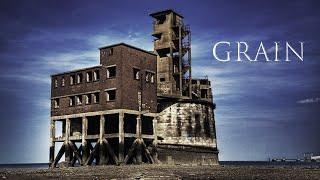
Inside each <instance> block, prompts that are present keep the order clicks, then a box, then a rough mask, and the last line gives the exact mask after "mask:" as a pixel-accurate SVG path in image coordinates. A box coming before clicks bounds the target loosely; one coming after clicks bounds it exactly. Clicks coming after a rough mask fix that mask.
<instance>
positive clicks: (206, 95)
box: [201, 89, 208, 98]
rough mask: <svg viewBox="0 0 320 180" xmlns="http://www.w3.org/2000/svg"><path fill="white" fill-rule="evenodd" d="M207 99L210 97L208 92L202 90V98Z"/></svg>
mask: <svg viewBox="0 0 320 180" xmlns="http://www.w3.org/2000/svg"><path fill="white" fill-rule="evenodd" d="M207 97H208V90H207V89H201V98H207Z"/></svg>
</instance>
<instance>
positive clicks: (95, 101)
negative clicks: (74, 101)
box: [93, 92, 100, 104]
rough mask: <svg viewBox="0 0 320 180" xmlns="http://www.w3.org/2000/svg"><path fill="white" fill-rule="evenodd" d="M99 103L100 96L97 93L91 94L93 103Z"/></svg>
mask: <svg viewBox="0 0 320 180" xmlns="http://www.w3.org/2000/svg"><path fill="white" fill-rule="evenodd" d="M99 102H100V94H99V93H98V92H97V93H94V94H93V103H96V104H97V103H99Z"/></svg>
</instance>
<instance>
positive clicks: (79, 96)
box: [76, 95, 82, 105]
mask: <svg viewBox="0 0 320 180" xmlns="http://www.w3.org/2000/svg"><path fill="white" fill-rule="evenodd" d="M76 103H77V105H81V104H82V96H81V95H78V96H76Z"/></svg>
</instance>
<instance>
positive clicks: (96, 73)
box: [93, 70, 100, 81]
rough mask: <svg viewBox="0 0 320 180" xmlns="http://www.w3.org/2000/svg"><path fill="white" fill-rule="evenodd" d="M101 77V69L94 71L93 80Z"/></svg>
mask: <svg viewBox="0 0 320 180" xmlns="http://www.w3.org/2000/svg"><path fill="white" fill-rule="evenodd" d="M99 79H100V73H99V70H95V71H94V72H93V80H94V81H99Z"/></svg>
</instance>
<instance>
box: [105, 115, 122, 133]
mask: <svg viewBox="0 0 320 180" xmlns="http://www.w3.org/2000/svg"><path fill="white" fill-rule="evenodd" d="M105 119H106V123H105V133H106V134H112V133H119V114H108V115H106V116H105Z"/></svg>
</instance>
